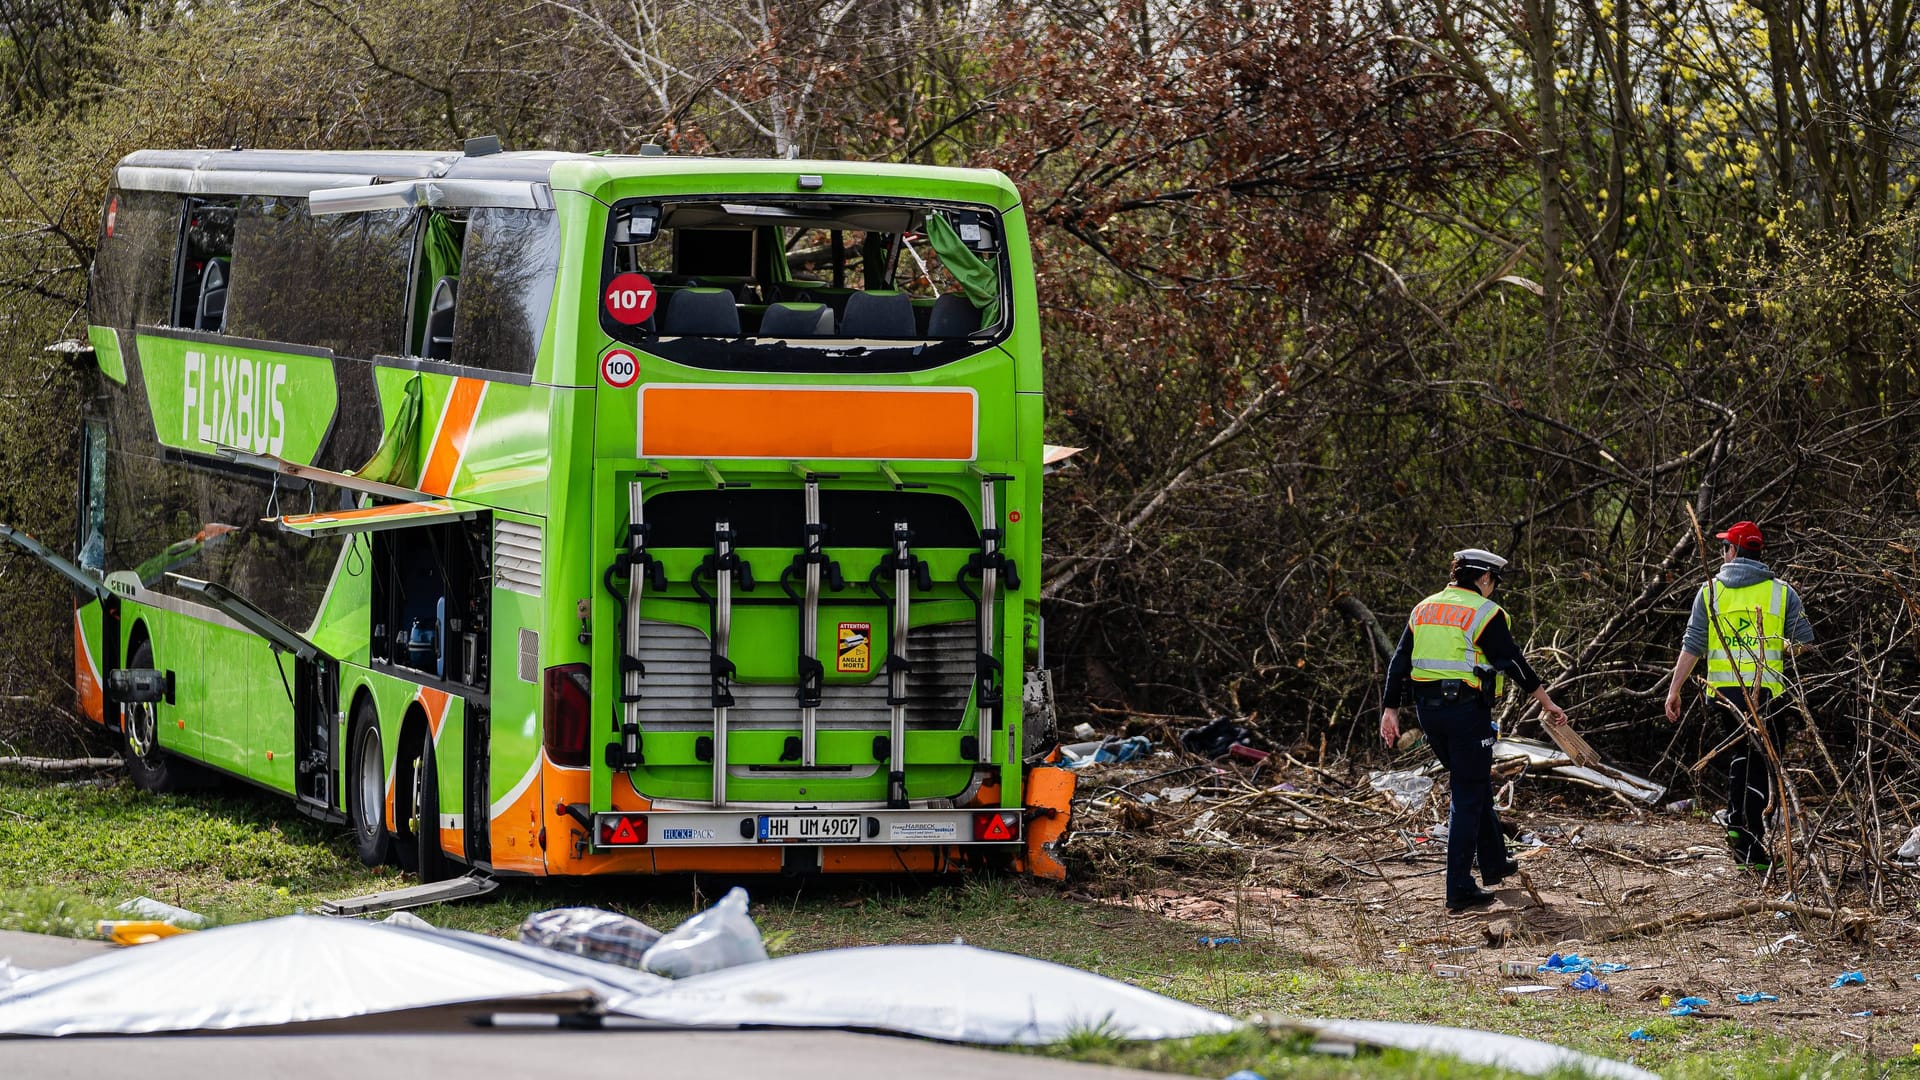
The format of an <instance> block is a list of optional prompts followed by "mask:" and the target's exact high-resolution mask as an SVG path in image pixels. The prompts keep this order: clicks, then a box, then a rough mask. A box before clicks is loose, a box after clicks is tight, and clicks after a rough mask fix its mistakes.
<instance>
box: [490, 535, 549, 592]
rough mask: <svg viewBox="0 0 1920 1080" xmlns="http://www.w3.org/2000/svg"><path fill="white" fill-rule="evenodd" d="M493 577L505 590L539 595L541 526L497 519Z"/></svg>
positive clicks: (494, 538)
mask: <svg viewBox="0 0 1920 1080" xmlns="http://www.w3.org/2000/svg"><path fill="white" fill-rule="evenodd" d="M493 576H494V580H495V581H496V582H497V583H498V584H499V586H500V587H501V588H503V589H509V590H512V591H513V592H517V593H525V594H526V595H528V596H539V595H540V526H538V525H522V524H521V523H520V522H517V521H500V520H498V519H496V520H495V521H494V523H493Z"/></svg>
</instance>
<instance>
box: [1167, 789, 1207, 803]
mask: <svg viewBox="0 0 1920 1080" xmlns="http://www.w3.org/2000/svg"><path fill="white" fill-rule="evenodd" d="M1199 792H1200V789H1199V788H1193V787H1170V788H1167V789H1166V790H1164V791H1162V792H1161V793H1160V797H1161V798H1163V799H1165V800H1167V804H1168V805H1170V806H1178V805H1180V804H1181V803H1183V802H1186V801H1187V800H1189V799H1191V798H1193V797H1194V796H1195V795H1197V794H1199Z"/></svg>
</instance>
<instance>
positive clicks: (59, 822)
mask: <svg viewBox="0 0 1920 1080" xmlns="http://www.w3.org/2000/svg"><path fill="white" fill-rule="evenodd" d="M403 884H405V879H404V878H402V877H401V876H400V875H399V874H398V873H394V872H378V873H376V872H373V871H369V870H367V869H365V868H363V867H361V866H360V864H359V863H358V861H357V860H356V859H355V857H354V854H353V846H352V843H351V840H350V838H349V837H348V835H347V833H346V831H345V830H344V829H340V828H334V827H330V826H323V825H318V824H315V823H312V822H309V821H306V820H305V819H303V818H300V817H299V816H298V815H297V814H295V813H294V812H293V810H292V809H291V807H289V806H288V805H286V804H285V803H283V802H280V801H278V800H275V799H273V798H271V797H268V796H264V795H254V794H252V793H246V792H198V793H192V794H187V795H149V794H146V793H144V792H140V791H137V790H134V789H133V788H132V787H130V786H128V785H126V784H124V783H121V784H109V785H104V786H103V785H99V784H94V783H84V782H82V783H74V782H61V781H57V780H49V779H46V778H43V777H39V776H33V775H28V774H23V773H19V772H15V771H8V770H0V929H12V930H30V931H37V932H41V933H51V934H64V935H70V936H76V937H86V936H91V935H92V932H93V923H94V921H95V920H96V919H101V918H109V917H112V916H113V912H112V910H111V909H112V907H113V906H114V905H116V904H118V903H120V902H122V901H124V900H127V899H130V898H132V897H134V896H140V895H145V896H151V897H155V898H157V899H160V900H164V901H167V902H168V903H172V904H177V905H179V906H181V907H185V908H188V909H191V910H193V911H197V912H200V913H202V914H204V915H206V916H208V917H209V918H211V919H212V920H214V921H215V922H239V921H246V920H252V919H261V918H268V917H272V916H276V915H286V914H292V913H294V912H296V911H300V910H302V909H305V908H309V907H312V906H314V905H315V904H317V903H318V902H319V901H321V900H324V899H331V898H338V897H343V896H350V895H356V894H361V893H367V892H373V891H377V890H380V889H387V888H397V887H399V886H401V885H403ZM730 884H732V882H728V881H723V880H710V879H708V878H705V877H701V878H690V877H675V878H662V879H617V880H606V881H521V882H509V883H507V884H505V885H504V886H503V887H502V888H501V889H500V891H499V892H497V893H496V894H494V896H493V897H491V898H489V899H488V900H486V901H483V902H473V903H466V904H454V905H443V906H436V907H432V908H426V909H422V910H420V911H419V912H417V914H419V915H420V916H422V917H423V918H425V919H427V920H428V921H429V922H432V923H434V924H435V925H438V926H449V927H456V928H459V929H464V930H474V931H479V932H483V933H492V934H506V933H510V932H511V931H512V930H513V928H514V927H516V926H517V925H518V924H519V923H520V921H521V920H522V919H524V918H525V917H526V916H527V915H528V914H531V913H533V912H535V911H543V910H546V909H548V908H553V907H563V906H570V905H592V906H597V907H605V908H612V909H616V910H620V911H624V912H626V913H627V914H630V915H633V916H635V917H636V918H639V919H642V920H644V921H646V922H648V923H650V924H652V925H654V926H658V927H661V928H666V927H670V926H672V925H674V924H676V923H678V922H679V921H680V920H682V919H684V918H686V917H687V916H688V915H690V914H692V913H693V912H695V911H698V910H700V909H701V908H702V907H703V906H705V905H706V904H707V903H710V902H711V901H712V900H713V899H715V898H716V897H718V896H719V895H720V893H721V892H723V891H724V890H725V888H726V887H727V886H728V885H730ZM745 884H746V885H747V886H748V889H749V891H750V892H751V893H752V894H753V896H754V909H753V914H754V918H755V921H756V922H757V923H758V924H759V926H760V928H761V930H762V932H763V934H764V935H765V936H766V939H767V941H768V942H769V944H770V945H771V946H772V947H773V951H775V952H776V953H777V952H783V951H784V952H801V951H810V950H813V949H825V948H835V947H840V946H848V945H863V944H873V943H926V942H944V941H952V940H954V939H955V938H956V937H957V938H961V939H964V940H965V941H967V942H968V943H970V944H974V945H979V946H983V947H986V948H991V949H999V950H1004V951H1008V952H1015V953H1021V954H1025V955H1029V956H1035V957H1040V958H1043V959H1047V960H1052V961H1055V962H1058V963H1063V964H1069V965H1072V966H1074V967H1079V968H1083V969H1086V970H1089V971H1095V972H1098V973H1100V974H1103V975H1107V976H1110V977H1112V978H1116V979H1121V980H1124V981H1126V982H1130V983H1134V984H1136V985H1139V986H1143V987H1146V988H1148V989H1151V990H1154V991H1157V992H1159V993H1163V994H1167V995H1169V996H1172V997H1176V998H1180V999H1182V1000H1185V1001H1189V1002H1193V1003H1195V1004H1198V1005H1202V1006H1205V1007H1208V1008H1212V1009H1217V1010H1220V1011H1223V1012H1228V1013H1232V1014H1236V1015H1242V1016H1246V1015H1253V1014H1269V1015H1274V1016H1341V1017H1354V1018H1361V1019H1383V1020H1405V1021H1414V1022H1424V1023H1442V1024H1448V1025H1453V1026H1461V1027H1471V1028H1479V1029H1484V1030H1491V1031H1499V1032H1503V1033H1507V1034H1513V1035H1523V1036H1527V1037H1532V1038H1540V1039H1546V1040H1549V1041H1552V1042H1556V1043H1560V1044H1562V1045H1565V1046H1570V1047H1573V1048H1575V1049H1580V1050H1586V1051H1590V1052H1594V1053H1598V1054H1602V1055H1605V1056H1608V1057H1615V1058H1625V1057H1628V1056H1632V1057H1634V1058H1635V1059H1636V1060H1637V1061H1638V1062H1639V1063H1641V1064H1643V1065H1645V1066H1647V1067H1649V1068H1653V1069H1657V1070H1660V1071H1661V1072H1662V1073H1663V1074H1664V1075H1667V1076H1669V1077H1674V1078H1679V1080H1690V1078H1696V1077H1697V1078H1702V1080H1704V1078H1706V1077H1722V1076H1743V1077H1744V1076H1755V1077H1769V1078H1771V1077H1778V1078H1782V1080H1784V1078H1787V1077H1809V1078H1812V1077H1831V1078H1833V1080H1852V1078H1854V1077H1859V1078H1862V1080H1865V1078H1867V1077H1879V1076H1912V1077H1916V1078H1920V1057H1916V1056H1911V1055H1908V1056H1904V1057H1901V1058H1899V1059H1896V1060H1894V1061H1890V1062H1875V1061H1873V1060H1872V1059H1870V1058H1868V1057H1866V1056H1862V1055H1842V1056H1840V1057H1837V1058H1836V1057H1834V1056H1833V1055H1830V1054H1826V1053H1816V1052H1813V1051H1808V1050H1804V1049H1800V1048H1796V1047H1794V1046H1792V1045H1791V1044H1788V1043H1785V1042H1781V1041H1779V1040H1776V1039H1771V1038H1762V1037H1760V1036H1758V1035H1756V1034H1755V1033H1754V1032H1752V1031H1750V1030H1748V1029H1746V1028H1743V1027H1741V1026H1739V1025H1737V1024H1734V1023H1732V1022H1728V1021H1715V1022H1709V1023H1699V1022H1693V1021H1680V1020H1673V1019H1670V1018H1668V1017H1666V1016H1665V1015H1663V1014H1661V1013H1660V1012H1659V1010H1658V1009H1657V1008H1654V1007H1653V1006H1650V1005H1642V1004H1640V1003H1637V1002H1636V1003H1622V1002H1612V1001H1607V1000H1603V999H1598V998H1594V997H1589V996H1579V995H1570V994H1559V995H1552V996H1551V997H1522V998H1513V997H1508V996H1503V995H1500V994H1499V993H1497V992H1496V991H1494V990H1492V989H1491V988H1487V987H1481V986H1477V985H1475V984H1471V983H1464V984H1463V983H1457V982H1453V981H1449V980H1442V979H1435V978H1431V977H1429V976H1426V975H1418V974H1413V975H1409V974H1396V973H1391V972H1385V971H1378V970H1368V969H1358V968H1343V967H1330V966H1327V965H1325V964H1324V963H1322V962H1320V961H1317V960H1315V959H1314V958H1312V957H1309V956H1305V955H1302V954H1300V953H1297V952H1294V951H1291V950H1288V949H1284V948H1280V947H1278V946H1274V945H1269V944H1263V943H1260V942H1258V941H1249V942H1248V943H1246V944H1242V945H1231V946H1223V947H1218V948H1208V947H1204V946H1202V945H1200V944H1199V943H1198V942H1197V941H1196V937H1197V933H1196V931H1195V929H1194V928H1193V927H1191V926H1189V925H1186V924H1182V923H1177V922H1172V921H1168V920H1164V919H1160V918H1157V917H1155V916H1151V915H1148V914H1145V913H1141V912H1137V911H1133V910H1130V909H1126V908H1121V907H1114V906H1109V905H1102V904H1092V903H1086V902H1082V901H1077V900H1073V899H1069V898H1067V897H1066V896H1064V895H1062V893H1061V892H1060V891H1059V890H1058V889H1055V888H1051V887H1048V886H1044V885H1038V884H1034V883H1031V882H1027V881H1024V880H1019V879H1009V878H968V879H961V880H952V881H946V882H937V883H930V882H916V881H902V880H892V879H884V880H855V881H828V880H819V879H814V880H807V879H786V880H772V881H749V882H746V883H745ZM1635 1027H1645V1028H1646V1030H1647V1031H1648V1032H1649V1033H1651V1034H1653V1036H1654V1041H1653V1042H1651V1043H1632V1042H1628V1041H1627V1039H1626V1034H1627V1032H1628V1031H1629V1030H1631V1029H1633V1028H1635ZM1882 1042H1883V1044H1885V1043H1886V1042H1887V1040H1885V1039H1884V1038H1883V1040H1882ZM1895 1049H1898V1050H1901V1051H1904V1050H1905V1049H1907V1048H1906V1047H1905V1046H1904V1045H1897V1044H1890V1045H1884V1046H1883V1047H1882V1052H1883V1053H1891V1052H1892V1051H1893V1050H1895ZM1040 1052H1042V1053H1045V1054H1048V1055H1051V1056H1061V1057H1069V1058H1074V1059H1077V1060H1084V1061H1094V1062H1106V1063H1112V1064H1118V1065H1127V1066H1132V1067H1135V1068H1145V1069H1153V1070H1158V1071H1164V1072H1175V1073H1184V1074H1188V1075H1197V1076H1214V1077H1223V1076H1226V1075H1228V1074H1230V1073H1232V1072H1234V1071H1236V1070H1238V1069H1243V1068H1244V1069H1252V1070H1254V1071H1255V1072H1258V1073H1260V1074H1261V1075H1262V1076H1265V1077H1268V1078H1273V1077H1278V1076H1289V1077H1292V1076H1298V1077H1355V1076H1362V1077H1372V1076H1388V1075H1392V1076H1410V1077H1430V1078H1443V1077H1462V1078H1464V1077H1497V1076H1504V1075H1508V1074H1505V1073H1501V1072H1499V1071H1496V1070H1487V1069H1481V1068H1474V1067H1469V1066H1464V1065H1461V1064H1460V1063H1458V1062H1455V1061H1453V1060H1451V1059H1447V1058H1439V1057H1423V1056H1417V1055H1408V1054H1401V1053H1398V1052H1387V1053H1384V1054H1379V1055H1363V1056H1361V1057H1359V1058H1357V1059H1352V1060H1349V1059H1343V1058H1336V1057H1328V1056H1325V1055H1322V1054H1315V1053H1310V1052H1309V1051H1308V1050H1307V1048H1306V1045H1305V1043H1304V1042H1303V1041H1302V1040H1301V1039H1299V1038H1297V1037H1295V1036H1293V1035H1290V1034H1286V1033H1284V1032H1271V1033H1270V1032H1266V1031H1263V1030H1261V1029H1260V1028H1258V1027H1255V1028H1249V1029H1247V1030H1245V1031H1242V1032H1239V1033H1236V1034H1233V1035H1227V1036H1219V1037H1209V1038H1200V1039H1189V1040H1181V1041H1176V1042H1165V1043H1153V1044H1137V1043H1124V1042H1119V1041H1117V1040H1114V1039H1111V1038H1109V1037H1106V1036H1104V1035H1102V1034H1100V1033H1098V1032H1089V1033H1085V1034H1084V1035H1082V1036H1079V1037H1076V1038H1074V1039H1072V1040H1069V1041H1068V1042H1067V1043H1065V1044H1063V1045H1060V1046H1055V1047H1049V1048H1046V1049H1045V1050H1044V1051H1040Z"/></svg>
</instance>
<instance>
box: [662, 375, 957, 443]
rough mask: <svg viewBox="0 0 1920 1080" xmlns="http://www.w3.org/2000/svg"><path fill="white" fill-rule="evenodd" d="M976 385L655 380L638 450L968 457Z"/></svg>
mask: <svg viewBox="0 0 1920 1080" xmlns="http://www.w3.org/2000/svg"><path fill="white" fill-rule="evenodd" d="M975 433H976V410H975V398H974V395H973V392H972V391H970V390H905V389H901V390H889V389H879V388H876V389H871V390H866V389H817V388H805V387H752V386H746V387H742V386H725V387H722V386H648V387H643V388H642V389H641V393H640V455H641V456H642V457H693V458H796V459H799V458H814V459H822V458H825V459H844V458H882V459H897V460H914V459H919V460H934V461H971V460H973V458H974V455H975V447H974V440H975Z"/></svg>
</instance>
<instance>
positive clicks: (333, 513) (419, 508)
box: [280, 502, 453, 529]
mask: <svg viewBox="0 0 1920 1080" xmlns="http://www.w3.org/2000/svg"><path fill="white" fill-rule="evenodd" d="M451 509H453V504H452V503H443V502H414V503H391V504H389V505H386V506H367V507H362V508H361V509H358V510H330V511H327V512H325V513H320V514H290V515H288V516H287V517H284V518H281V519H280V522H281V524H283V525H288V526H291V527H293V528H296V529H302V528H306V527H307V526H309V525H328V524H332V523H334V522H351V521H378V520H380V519H382V518H390V517H407V516H409V515H411V514H434V513H439V512H440V511H442V510H451Z"/></svg>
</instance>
